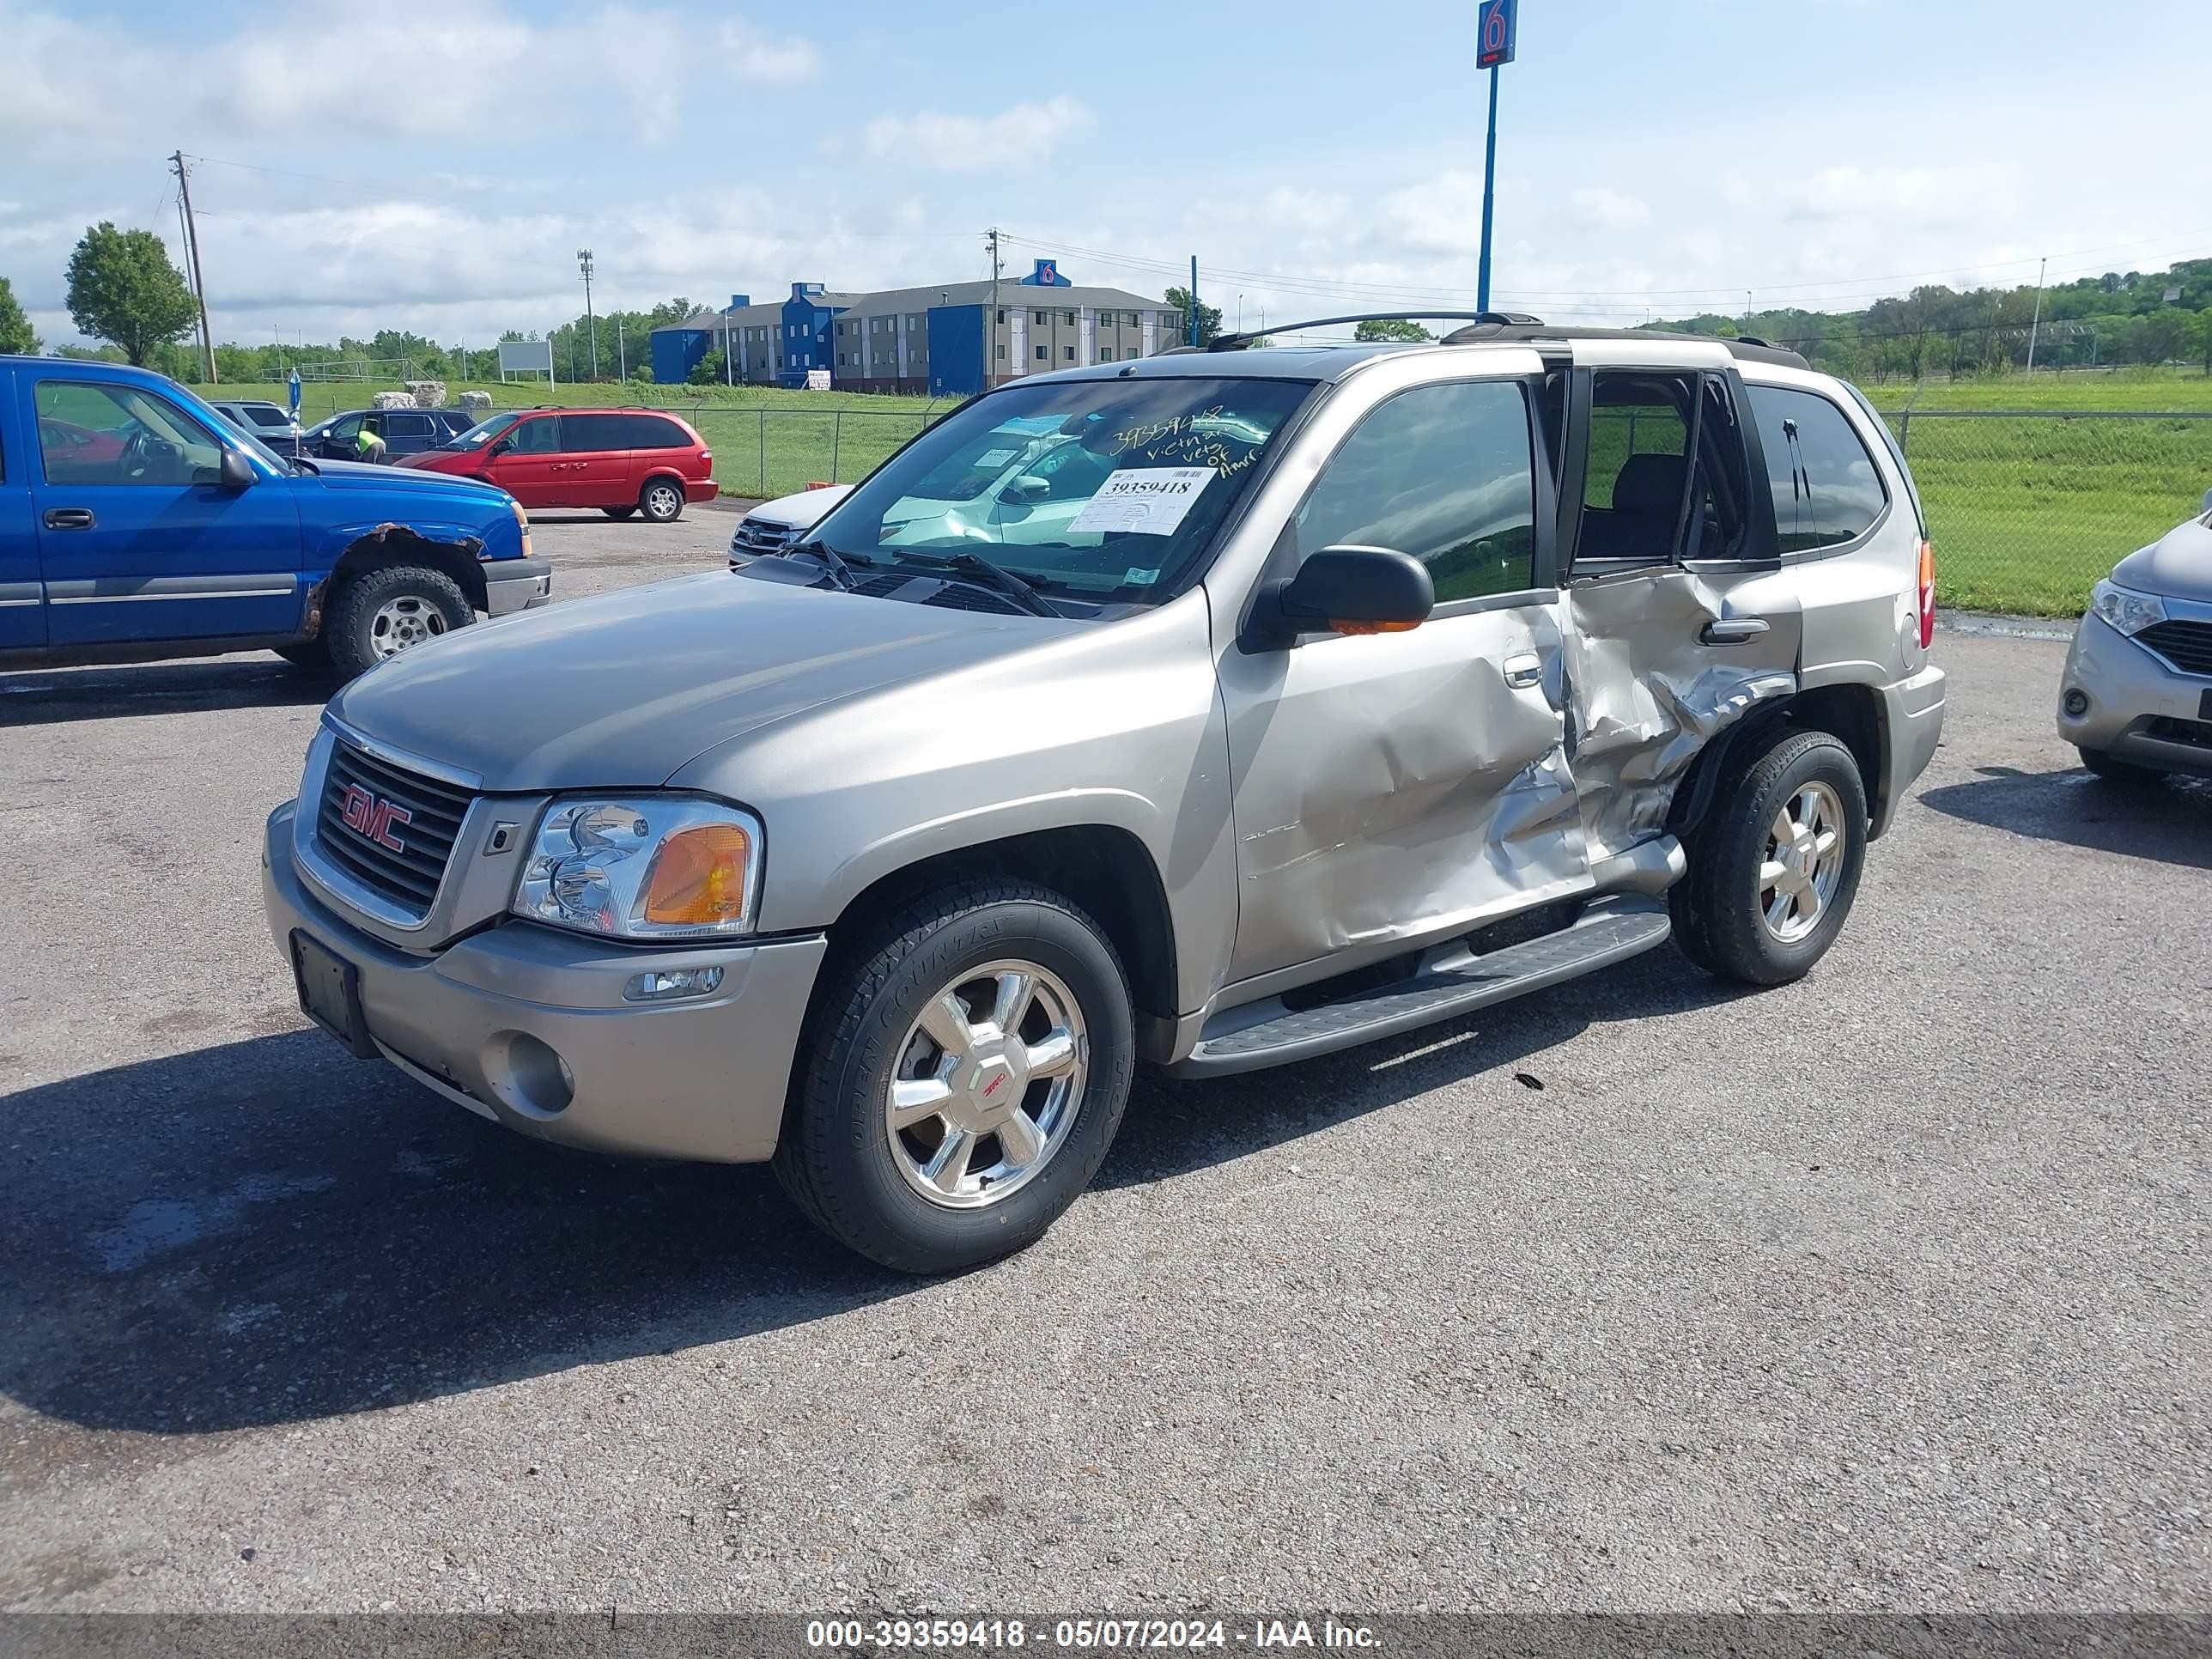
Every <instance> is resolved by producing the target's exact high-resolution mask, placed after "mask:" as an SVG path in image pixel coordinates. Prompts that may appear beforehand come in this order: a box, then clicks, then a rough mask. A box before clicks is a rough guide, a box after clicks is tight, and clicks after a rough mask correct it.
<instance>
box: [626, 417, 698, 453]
mask: <svg viewBox="0 0 2212 1659" xmlns="http://www.w3.org/2000/svg"><path fill="white" fill-rule="evenodd" d="M623 419H624V420H626V421H628V422H629V428H630V434H629V447H631V448H632V449H689V448H690V447H691V440H690V438H689V437H687V436H686V435H684V428H682V427H680V426H678V425H677V424H676V422H673V421H671V420H668V419H666V418H665V417H664V416H659V415H626V416H623Z"/></svg>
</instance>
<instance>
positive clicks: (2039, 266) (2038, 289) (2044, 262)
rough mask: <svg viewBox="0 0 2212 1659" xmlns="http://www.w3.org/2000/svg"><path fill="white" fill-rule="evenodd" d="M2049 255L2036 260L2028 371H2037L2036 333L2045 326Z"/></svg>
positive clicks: (2028, 339) (2028, 345)
mask: <svg viewBox="0 0 2212 1659" xmlns="http://www.w3.org/2000/svg"><path fill="white" fill-rule="evenodd" d="M2050 265H2051V260H2050V259H2049V258H2048V257H2045V258H2041V259H2038V260H2037V261H2036V262H2035V315H2034V316H2033V318H2031V319H2029V321H2028V325H2027V372H2028V373H2029V374H2034V373H2035V335H2036V331H2037V330H2038V329H2039V328H2041V327H2042V326H2043V273H2044V272H2045V270H2048V269H2049V268H2050Z"/></svg>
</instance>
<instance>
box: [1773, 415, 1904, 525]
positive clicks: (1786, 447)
mask: <svg viewBox="0 0 2212 1659" xmlns="http://www.w3.org/2000/svg"><path fill="white" fill-rule="evenodd" d="M1751 409H1752V416H1753V419H1754V420H1756V421H1757V422H1759V443H1760V445H1761V446H1762V447H1764V448H1765V452H1766V483H1767V488H1768V489H1770V490H1771V491H1772V492H1773V495H1774V529H1775V534H1776V536H1777V538H1778V540H1779V542H1780V544H1781V548H1782V550H1783V551H1784V553H1802V552H1804V551H1806V550H1808V549H1811V548H1816V547H1835V546H1838V545H1840V544H1843V543H1844V542H1848V541H1853V540H1856V539H1857V538H1858V537H1860V536H1863V535H1864V534H1865V533H1866V532H1867V531H1868V530H1869V529H1871V528H1872V527H1873V525H1874V521H1875V520H1876V519H1878V518H1880V517H1881V510H1882V508H1883V507H1885V506H1887V504H1888V501H1889V495H1888V493H1887V490H1886V489H1884V488H1883V485H1882V482H1881V471H1880V469H1878V468H1877V467H1876V466H1875V464H1874V457H1873V456H1872V455H1871V454H1869V453H1868V452H1867V447H1866V445H1865V444H1864V443H1863V442H1862V441H1860V439H1859V435H1858V433H1857V430H1856V429H1855V428H1853V427H1852V426H1851V423H1850V421H1849V420H1847V419H1845V418H1844V411H1843V410H1840V409H1838V408H1837V407H1836V405H1835V404H1832V403H1831V402H1829V401H1828V399H1826V398H1823V397H1821V396H1820V394H1819V393H1818V392H1799V391H1796V390H1795V389H1793V388H1791V387H1788V386H1753V387H1752V388H1751Z"/></svg>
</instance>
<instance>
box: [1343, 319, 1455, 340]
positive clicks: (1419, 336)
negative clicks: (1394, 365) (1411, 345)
mask: <svg viewBox="0 0 2212 1659" xmlns="http://www.w3.org/2000/svg"><path fill="white" fill-rule="evenodd" d="M1352 338H1353V339H1355V340H1414V341H1420V340H1433V339H1435V338H1436V336H1435V335H1433V334H1431V333H1430V332H1429V331H1428V330H1426V329H1425V328H1423V327H1422V326H1421V325H1419V323H1415V322H1408V321H1407V319H1405V318H1403V317H1370V318H1369V319H1367V320H1366V321H1365V322H1364V323H1361V324H1359V325H1357V326H1356V327H1354V328H1353V329H1352Z"/></svg>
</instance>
